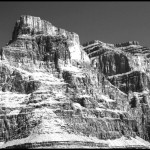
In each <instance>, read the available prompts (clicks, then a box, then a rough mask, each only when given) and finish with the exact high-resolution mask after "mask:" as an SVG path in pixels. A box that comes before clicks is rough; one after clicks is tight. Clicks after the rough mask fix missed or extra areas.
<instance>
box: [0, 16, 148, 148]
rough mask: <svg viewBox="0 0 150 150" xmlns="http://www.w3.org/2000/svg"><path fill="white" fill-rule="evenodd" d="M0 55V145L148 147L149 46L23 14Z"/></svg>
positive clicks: (9, 146) (30, 146)
mask: <svg viewBox="0 0 150 150" xmlns="http://www.w3.org/2000/svg"><path fill="white" fill-rule="evenodd" d="M0 56H1V60H0V73H1V79H0V95H1V99H0V106H1V107H0V112H1V116H0V148H139V149H140V148H150V143H149V142H150V92H149V91H150V67H149V63H150V48H147V47H144V46H141V45H140V44H139V42H137V41H129V42H126V43H119V44H109V43H104V42H101V41H99V40H94V41H90V42H87V43H85V44H83V45H81V44H80V40H79V36H78V34H76V33H74V32H68V31H66V30H64V29H60V28H57V27H55V26H53V25H52V24H51V23H49V22H48V21H45V20H41V19H40V18H39V17H34V16H28V15H23V16H21V17H20V18H19V20H17V22H16V24H15V27H14V30H13V33H12V39H11V40H10V41H9V42H8V43H7V44H6V46H4V47H2V48H1V50H0Z"/></svg>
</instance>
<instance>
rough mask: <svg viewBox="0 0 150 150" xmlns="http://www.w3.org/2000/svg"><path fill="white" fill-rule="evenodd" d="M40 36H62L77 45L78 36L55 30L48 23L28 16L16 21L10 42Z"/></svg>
mask: <svg viewBox="0 0 150 150" xmlns="http://www.w3.org/2000/svg"><path fill="white" fill-rule="evenodd" d="M41 34H43V35H49V36H57V35H63V36H64V37H66V38H68V39H69V40H70V41H74V42H76V43H78V44H79V36H78V35H77V34H76V33H74V32H68V31H66V30H64V29H61V28H57V27H55V26H53V25H52V24H51V23H50V22H48V21H45V20H42V19H41V18H40V17H34V16H28V15H22V16H21V17H20V18H19V20H17V22H16V24H15V27H14V31H13V34H12V41H14V40H16V39H17V38H18V37H19V36H23V35H28V36H36V35H41Z"/></svg>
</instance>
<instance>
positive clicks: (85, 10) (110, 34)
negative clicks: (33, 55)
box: [0, 1, 150, 47]
mask: <svg viewBox="0 0 150 150" xmlns="http://www.w3.org/2000/svg"><path fill="white" fill-rule="evenodd" d="M20 15H32V16H38V17H41V18H42V19H44V20H47V21H49V22H51V23H52V24H53V25H54V26H56V27H59V28H63V29H65V30H67V31H71V32H76V33H77V34H79V36H80V41H81V43H84V42H87V41H90V40H100V41H103V42H106V43H120V42H126V41H130V40H136V41H139V42H140V44H141V45H143V46H148V47H150V2H142V1H141V2H121V1H120V2H104V1H103V2H98V1H97V2H96V1H95V2H92V1H91V2H88V1H87V2H86V1H85V2H77V1H76V2H75V1H74V2H61V1H60V2H48V1H45V2H42V1H41V2H38V1H37V2H36V1H35V2H0V47H2V46H4V45H5V44H6V43H7V42H8V41H9V40H10V39H11V34H12V31H13V27H14V25H15V22H16V20H17V19H19V17H20Z"/></svg>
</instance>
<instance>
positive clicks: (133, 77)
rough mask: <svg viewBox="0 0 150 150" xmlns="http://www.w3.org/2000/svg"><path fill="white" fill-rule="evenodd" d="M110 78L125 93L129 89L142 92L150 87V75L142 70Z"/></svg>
mask: <svg viewBox="0 0 150 150" xmlns="http://www.w3.org/2000/svg"><path fill="white" fill-rule="evenodd" d="M108 80H109V81H110V82H111V83H112V84H113V85H115V86H116V87H118V88H119V89H120V90H121V91H123V92H125V93H128V92H129V91H132V92H142V91H144V90H147V89H148V90H149V89H150V81H149V78H148V76H147V75H146V74H145V73H144V72H140V71H131V72H128V73H124V74H119V75H114V76H109V77H108Z"/></svg>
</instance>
